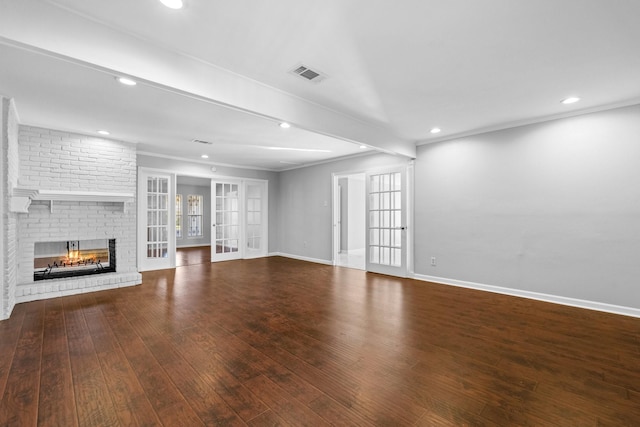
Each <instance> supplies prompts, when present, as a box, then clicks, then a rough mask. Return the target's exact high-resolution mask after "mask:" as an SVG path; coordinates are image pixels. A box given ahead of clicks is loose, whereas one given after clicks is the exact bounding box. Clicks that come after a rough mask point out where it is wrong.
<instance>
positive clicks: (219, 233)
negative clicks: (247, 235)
mask: <svg viewBox="0 0 640 427" xmlns="http://www.w3.org/2000/svg"><path fill="white" fill-rule="evenodd" d="M241 190H242V185H241V182H240V181H216V180H212V182H211V193H212V197H211V204H212V206H211V212H213V215H212V218H211V227H212V230H211V261H212V262H215V261H228V260H232V259H240V258H242V257H243V253H242V245H241V244H240V242H242V241H243V231H244V230H243V227H242V224H243V221H244V217H243V215H242V194H241Z"/></svg>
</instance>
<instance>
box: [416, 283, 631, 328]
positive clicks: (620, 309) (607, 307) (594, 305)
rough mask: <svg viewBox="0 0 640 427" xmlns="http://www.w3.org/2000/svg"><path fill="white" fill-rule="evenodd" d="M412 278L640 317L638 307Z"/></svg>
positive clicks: (496, 287)
mask: <svg viewBox="0 0 640 427" xmlns="http://www.w3.org/2000/svg"><path fill="white" fill-rule="evenodd" d="M413 278H414V279H416V280H421V281H424V282H433V283H438V284H442V285H450V286H457V287H460V288H468V289H476V290H480V291H486V292H494V293H498V294H504V295H511V296H515V297H520V298H528V299H533V300H537V301H544V302H550V303H553V304H560V305H566V306H570V307H578V308H585V309H587V310H595V311H603V312H606V313H612V314H619V315H622V316H629V317H638V318H640V309H637V308H632V307H624V306H619V305H613V304H605V303H601V302H597V301H587V300H581V299H576V298H568V297H563V296H558V295H550V294H543V293H538V292H532V291H525V290H521V289H512V288H504V287H501V286H493V285H485V284H482V283H475V282H466V281H464V280H456V279H447V278H444V277H435V276H427V275H424V274H414V275H413Z"/></svg>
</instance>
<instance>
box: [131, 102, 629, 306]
mask: <svg viewBox="0 0 640 427" xmlns="http://www.w3.org/2000/svg"><path fill="white" fill-rule="evenodd" d="M158 160H162V161H158ZM138 164H139V165H140V166H148V167H161V168H165V169H172V170H176V169H178V171H182V173H183V174H189V173H187V172H190V171H191V172H195V173H196V174H207V173H209V174H211V172H210V171H209V167H208V166H206V165H201V166H200V165H196V167H195V169H194V168H193V164H189V163H186V162H182V164H180V162H177V163H176V161H172V160H164V159H154V160H153V161H150V160H148V159H147V158H145V157H144V156H139V160H138ZM398 164H407V159H405V158H403V157H399V156H397V157H396V156H389V155H385V154H374V155H369V156H362V157H355V158H351V159H346V160H341V161H336V162H331V163H326V164H321V165H316V166H310V167H306V168H300V169H295V170H290V171H285V172H281V173H279V174H277V173H270V172H260V171H250V170H243V169H236V170H231V169H230V170H228V171H227V170H224V169H223V168H219V171H218V173H217V174H228V176H247V177H256V178H263V179H269V195H270V205H269V234H270V236H269V237H270V241H269V243H270V244H269V251H270V252H272V253H273V252H280V253H283V254H288V255H294V256H299V257H306V258H310V259H315V260H319V261H326V262H330V261H331V260H332V253H331V252H332V233H333V231H332V208H331V205H332V194H331V192H332V174H333V173H339V174H346V173H352V172H362V171H365V170H371V169H376V168H379V167H383V166H391V165H398ZM639 183H640V106H638V105H636V106H632V107H626V108H619V109H614V110H609V111H604V112H598V113H592V114H585V115H582V116H576V117H571V118H566V119H560V120H554V121H549V122H545V123H540V124H534V125H529V126H522V127H518V128H513V129H508V130H503V131H498V132H491V133H486V134H481V135H476V136H471V137H466V138H460V139H456V140H451V141H444V142H439V143H434V144H430V145H424V146H420V147H419V149H418V157H417V159H416V162H415V190H414V191H415V204H414V210H415V212H414V221H415V223H414V255H415V259H414V261H415V263H414V270H415V272H416V273H417V274H419V275H424V276H430V277H436V278H442V279H444V280H449V281H465V282H473V283H478V284H482V285H490V286H499V287H504V288H510V289H513V290H516V291H518V290H519V291H529V292H537V293H544V294H550V295H555V296H559V297H566V298H574V299H582V300H587V301H594V302H599V303H605V304H614V305H620V306H626V307H633V308H640V287H638V286H637V284H636V282H637V280H638V277H639V276H640V262H639V261H640V260H638V257H639V255H640V184H639ZM325 202H326V205H325ZM431 257H436V259H437V265H436V266H431V265H430V258H431Z"/></svg>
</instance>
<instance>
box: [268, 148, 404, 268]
mask: <svg viewBox="0 0 640 427" xmlns="http://www.w3.org/2000/svg"><path fill="white" fill-rule="evenodd" d="M407 162H408V160H407V159H406V158H404V157H401V156H390V155H386V154H373V155H369V156H360V157H354V158H351V159H345V160H341V161H336V162H331V163H324V164H320V165H315V166H309V167H306V168H300V169H294V170H290V171H286V172H281V173H280V197H279V199H278V205H279V208H280V216H279V218H278V224H279V229H280V252H281V253H284V254H288V255H295V256H300V257H306V258H312V259H315V260H319V261H324V262H331V261H332V258H333V256H332V253H331V252H332V239H333V222H332V207H331V206H332V195H331V194H332V193H331V187H332V174H333V173H339V174H340V173H344V174H346V173H350V172H354V173H355V172H363V171H365V170H370V169H376V168H380V167H384V166H392V165H399V164H407ZM325 202H326V206H325ZM305 243H306V244H305Z"/></svg>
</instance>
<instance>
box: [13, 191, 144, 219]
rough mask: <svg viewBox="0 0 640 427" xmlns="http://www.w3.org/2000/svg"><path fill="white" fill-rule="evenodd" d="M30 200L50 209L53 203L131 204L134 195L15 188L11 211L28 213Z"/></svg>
mask: <svg viewBox="0 0 640 427" xmlns="http://www.w3.org/2000/svg"><path fill="white" fill-rule="evenodd" d="M32 200H47V201H49V202H50V203H51V207H52V208H53V202H54V201H65V202H103V203H122V204H123V205H124V204H125V203H127V202H133V201H134V200H135V194H134V193H111V192H103V191H67V190H45V189H35V188H24V187H15V188H14V189H13V191H12V192H11V211H12V212H18V213H28V211H29V206H30V205H31V201H32Z"/></svg>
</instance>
